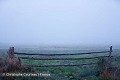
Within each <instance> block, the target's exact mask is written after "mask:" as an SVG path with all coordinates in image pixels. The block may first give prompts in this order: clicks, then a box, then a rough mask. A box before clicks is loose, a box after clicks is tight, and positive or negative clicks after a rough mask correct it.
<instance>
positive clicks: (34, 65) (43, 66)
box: [25, 63, 97, 67]
mask: <svg viewBox="0 0 120 80" xmlns="http://www.w3.org/2000/svg"><path fill="white" fill-rule="evenodd" d="M92 64H97V63H89V64H78V65H72V64H68V65H25V66H28V67H59V66H82V65H92Z"/></svg>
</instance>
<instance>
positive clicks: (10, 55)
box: [8, 46, 112, 67]
mask: <svg viewBox="0 0 120 80" xmlns="http://www.w3.org/2000/svg"><path fill="white" fill-rule="evenodd" d="M98 53H109V55H108V56H98V57H91V58H34V57H31V58H30V57H19V58H21V59H31V60H82V59H95V58H101V57H108V59H109V61H108V63H109V65H110V64H111V57H112V56H111V54H112V46H110V50H109V51H99V52H86V53H75V54H28V53H17V52H14V47H10V48H9V51H8V55H9V57H10V58H12V57H14V54H18V55H41V56H60V55H85V54H98ZM91 64H96V63H89V64H79V65H70V64H68V65H26V66H29V67H57V66H81V65H91Z"/></svg>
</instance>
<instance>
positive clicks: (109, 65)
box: [108, 46, 112, 67]
mask: <svg viewBox="0 0 120 80" xmlns="http://www.w3.org/2000/svg"><path fill="white" fill-rule="evenodd" d="M111 56H112V46H110V52H109V59H108V60H109V61H108V67H111V62H112V60H111Z"/></svg>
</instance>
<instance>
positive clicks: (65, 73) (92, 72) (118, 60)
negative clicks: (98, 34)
mask: <svg viewBox="0 0 120 80" xmlns="http://www.w3.org/2000/svg"><path fill="white" fill-rule="evenodd" d="M117 53H119V52H117ZM2 55H3V56H4V58H5V56H6V55H4V54H1V56H2ZM103 55H104V56H106V55H107V54H100V55H98V54H94V55H82V56H81V55H79V56H78V55H77V56H76V55H74V56H55V57H54V56H52V57H51V56H48V57H45V56H21V57H37V58H85V57H96V56H103ZM3 56H2V57H3ZM4 58H3V60H4ZM21 60H22V65H23V66H24V65H62V64H66V65H67V64H71V65H73V64H83V63H93V62H94V63H97V64H92V65H82V66H74V67H73V66H72V67H69V66H68V67H63V66H61V67H29V66H28V67H24V70H23V71H22V72H25V73H47V74H50V76H49V77H47V76H39V77H15V79H16V80H107V79H103V78H102V77H101V76H98V75H97V74H98V72H99V71H101V70H102V69H103V67H105V66H104V64H107V62H108V59H107V58H104V59H103V58H100V59H90V60H49V61H48V60H26V59H21ZM102 60H104V61H102ZM111 67H115V68H117V69H118V70H119V69H120V57H119V56H116V55H114V57H113V58H112V63H111ZM111 80H114V79H111ZM116 80H119V79H116Z"/></svg>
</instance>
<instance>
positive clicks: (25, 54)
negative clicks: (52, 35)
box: [14, 51, 110, 56]
mask: <svg viewBox="0 0 120 80" xmlns="http://www.w3.org/2000/svg"><path fill="white" fill-rule="evenodd" d="M108 52H110V51H100V52H84V53H74V54H73V53H72V54H35V53H33V54H28V53H17V52H15V53H14V54H18V55H41V56H60V55H84V54H99V53H108Z"/></svg>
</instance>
